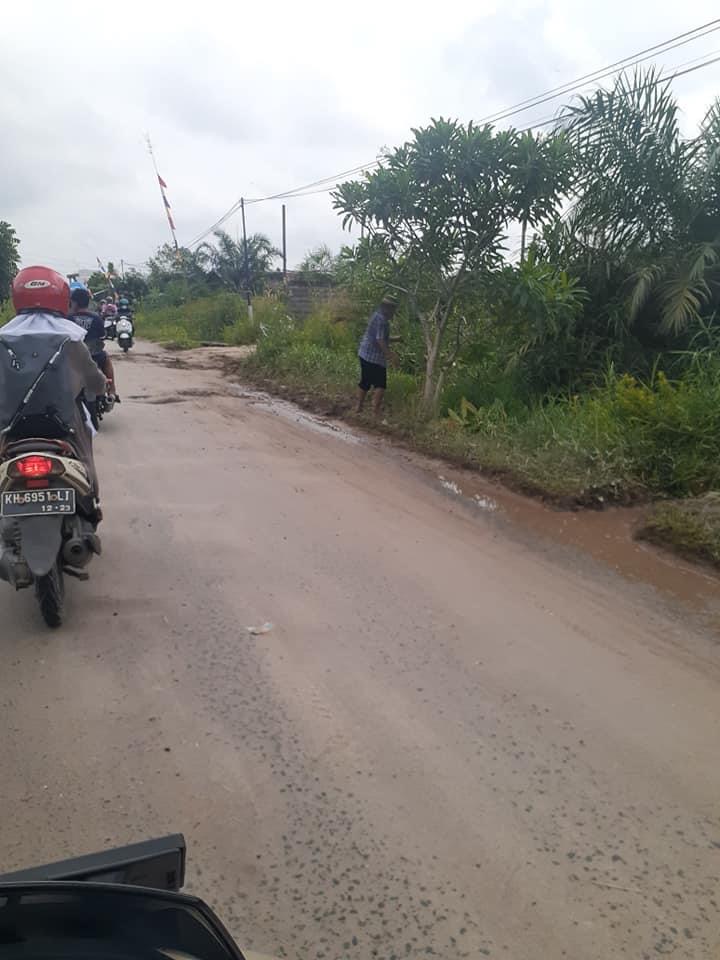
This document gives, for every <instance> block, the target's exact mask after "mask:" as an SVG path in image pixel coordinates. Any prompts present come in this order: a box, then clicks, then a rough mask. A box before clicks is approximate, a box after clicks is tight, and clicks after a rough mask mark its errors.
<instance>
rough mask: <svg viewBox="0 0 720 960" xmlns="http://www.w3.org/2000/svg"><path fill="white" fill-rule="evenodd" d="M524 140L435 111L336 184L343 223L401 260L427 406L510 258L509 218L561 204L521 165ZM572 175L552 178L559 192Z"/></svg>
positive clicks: (398, 278)
mask: <svg viewBox="0 0 720 960" xmlns="http://www.w3.org/2000/svg"><path fill="white" fill-rule="evenodd" d="M520 144H521V138H520V137H519V135H518V134H517V132H516V131H514V130H497V131H496V130H493V128H492V127H491V126H489V125H486V126H483V127H477V126H475V125H474V124H473V123H469V124H468V125H467V126H465V125H463V124H460V123H458V122H457V121H453V120H443V119H440V120H434V121H433V122H432V123H431V124H430V125H429V126H428V127H424V128H421V129H417V130H414V131H413V139H412V140H410V141H409V142H408V143H405V144H404V145H403V146H401V147H398V148H397V149H395V150H393V151H392V152H390V153H388V154H387V156H386V157H385V158H384V160H383V162H382V163H381V164H380V166H379V168H378V169H377V170H376V171H374V172H373V173H368V174H366V175H365V176H364V178H363V179H362V180H358V181H352V182H349V183H345V184H342V185H341V186H340V187H339V188H338V189H337V190H336V191H335V192H334V193H333V203H334V206H335V208H336V209H337V210H338V211H339V212H340V213H341V214H342V215H343V225H344V226H346V225H348V224H351V223H357V224H359V225H360V226H361V227H362V228H363V229H364V230H365V232H366V233H367V234H368V236H369V237H370V238H371V246H372V247H373V248H374V252H375V255H376V256H378V255H379V252H382V254H383V255H384V256H385V257H386V258H387V259H388V260H389V261H390V262H392V264H393V265H394V268H395V269H394V278H393V280H394V283H393V286H395V287H396V288H397V289H399V290H402V291H403V292H404V293H405V294H406V296H407V300H408V303H409V306H410V312H411V314H412V315H413V316H416V317H417V318H418V319H419V322H420V325H421V328H422V332H423V338H424V343H425V382H424V388H423V405H424V408H425V411H426V413H430V412H431V411H432V410H433V409H434V408H435V406H436V405H437V402H438V399H439V394H440V390H441V387H442V382H443V372H444V369H446V368H447V366H448V364H449V363H451V362H452V361H453V359H454V358H455V356H456V355H457V352H458V350H459V348H460V344H461V341H462V338H463V334H464V332H465V331H466V330H467V328H468V326H469V325H470V321H469V314H470V312H471V311H472V310H473V309H474V305H475V303H476V302H477V299H478V296H479V294H480V293H481V291H482V287H483V285H484V283H485V282H486V281H487V279H488V277H489V275H490V274H491V272H492V271H493V270H494V269H495V268H497V267H498V266H499V265H500V264H501V260H502V249H503V246H502V245H503V240H504V239H505V235H506V229H507V226H508V224H509V222H510V221H512V220H516V219H518V218H519V217H520V216H521V215H522V216H525V217H526V219H527V222H528V223H530V222H531V218H532V221H533V222H537V221H539V219H540V217H541V212H540V211H541V210H543V211H545V210H549V209H550V208H551V206H552V203H551V201H550V200H549V201H548V202H547V203H545V202H544V200H543V194H542V183H543V181H538V183H537V184H534V185H535V186H536V189H535V191H534V193H533V194H532V196H531V195H530V192H529V189H528V188H527V182H528V177H527V176H525V177H524V178H522V177H521V175H520V171H521V166H522V162H523V154H522V153H521V149H520ZM563 169H564V168H563ZM563 182H564V181H561V182H560V183H555V182H552V183H551V182H549V181H548V182H547V183H545V189H546V190H547V191H548V195H549V196H550V197H551V198H557V195H558V192H559V190H560V189H561V188H562V183H563ZM522 185H525V187H526V190H525V193H523V191H522V190H521V189H520V188H521V186H522ZM448 334H449V336H448ZM446 340H447V341H449V343H450V346H449V347H448V346H446Z"/></svg>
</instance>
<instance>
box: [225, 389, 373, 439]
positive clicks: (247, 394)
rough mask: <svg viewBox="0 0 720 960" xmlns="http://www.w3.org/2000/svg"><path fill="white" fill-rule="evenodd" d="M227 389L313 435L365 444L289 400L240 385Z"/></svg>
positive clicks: (351, 434) (360, 437) (332, 423)
mask: <svg viewBox="0 0 720 960" xmlns="http://www.w3.org/2000/svg"><path fill="white" fill-rule="evenodd" d="M229 389H230V391H231V394H232V396H234V397H238V398H239V399H241V400H247V401H248V402H249V403H251V404H255V405H258V406H263V407H265V408H266V409H267V411H268V413H273V414H275V416H278V417H282V418H283V419H284V420H290V421H291V422H292V423H298V424H300V426H303V427H306V428H307V429H308V430H312V431H313V432H314V433H319V434H321V435H324V436H332V437H336V438H337V439H338V440H342V441H344V442H345V443H351V444H360V443H365V442H366V438H365V437H363V436H362V435H360V434H357V433H354V432H353V431H352V430H349V429H348V428H347V427H345V426H344V425H343V424H341V423H338V422H336V421H333V420H328V419H326V418H325V417H321V416H316V415H315V414H313V413H308V411H307V410H303V409H301V408H300V407H298V406H297V405H296V404H294V403H292V402H291V401H290V400H281V399H279V398H278V397H273V396H272V395H271V394H269V393H263V391H262V390H252V389H249V388H248V387H246V386H244V385H243V384H240V383H230V384H229Z"/></svg>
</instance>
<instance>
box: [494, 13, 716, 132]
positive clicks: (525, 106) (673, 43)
mask: <svg viewBox="0 0 720 960" xmlns="http://www.w3.org/2000/svg"><path fill="white" fill-rule="evenodd" d="M719 29H720V19H717V20H709V21H708V22H707V23H703V24H701V25H700V26H699V27H695V28H694V29H693V30H688V31H686V32H685V33H680V34H678V35H677V36H676V37H670V39H669V40H665V41H664V42H663V43H658V44H655V46H652V47H646V48H645V49H644V50H639V51H638V52H637V53H633V54H630V55H629V56H627V57H623V59H622V60H616V61H615V62H614V63H610V64H608V65H607V66H605V67H600V68H599V69H597V70H593V71H592V73H586V74H584V75H583V76H582V77H578V78H577V79H575V80H568V81H567V82H566V83H563V84H561V85H560V86H559V87H553V88H552V89H551V90H546V91H545V92H544V93H538V94H536V95H535V96H534V97H529V98H528V99H526V100H521V101H520V102H519V103H516V104H513V105H512V106H509V107H504V108H503V109H502V110H498V111H497V112H496V113H492V114H488V116H487V117H483V118H482V119H481V120H478V121H477V122H478V123H494V122H495V121H496V120H504V119H505V118H506V117H509V116H514V115H515V114H516V113H522V112H524V111H525V110H529V109H531V108H532V107H535V106H539V105H540V104H542V103H547V102H548V100H555V99H557V97H560V96H564V95H566V94H568V93H572V92H573V90H574V89H576V88H577V87H578V86H581V85H583V84H585V83H590V82H593V81H596V80H604V79H605V77H607V76H609V75H610V74H611V73H613V72H620V71H621V70H625V69H627V68H628V67H632V66H635V65H636V64H637V63H642V62H644V61H645V60H649V59H650V58H651V57H652V56H653V55H654V54H655V53H668V52H669V51H670V50H674V49H675V48H676V47H681V46H684V44H686V43H691V42H692V41H693V40H699V39H701V38H702V37H704V36H706V35H707V34H709V33H714V32H715V31H716V30H719ZM700 31H703V32H702V33H701V32H700ZM599 74H602V76H599Z"/></svg>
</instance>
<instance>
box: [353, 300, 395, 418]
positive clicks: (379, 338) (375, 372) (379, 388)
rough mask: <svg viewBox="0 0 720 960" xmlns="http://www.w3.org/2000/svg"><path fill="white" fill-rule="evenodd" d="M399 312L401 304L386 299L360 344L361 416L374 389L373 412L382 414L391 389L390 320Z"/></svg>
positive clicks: (359, 408) (359, 399)
mask: <svg viewBox="0 0 720 960" xmlns="http://www.w3.org/2000/svg"><path fill="white" fill-rule="evenodd" d="M396 309H397V300H396V299H395V297H392V296H385V297H383V299H382V301H381V303H380V306H379V307H378V308H377V310H376V311H375V312H374V313H373V315H372V316H371V317H370V322H369V323H368V325H367V329H366V330H365V334H364V336H363V338H362V340H361V341H360V348H359V350H358V356H359V357H360V383H359V384H358V393H357V412H358V413H361V412H362V409H363V406H364V405H365V398H366V397H367V395H368V391H369V390H370V389H371V388H372V387H374V388H375V393H374V394H373V412H374V413H375V416H378V415H379V414H380V410H381V408H382V402H383V397H384V396H385V388H386V387H387V364H388V359H389V357H390V320H391V319H392V317H393V315H394V313H395V310H396Z"/></svg>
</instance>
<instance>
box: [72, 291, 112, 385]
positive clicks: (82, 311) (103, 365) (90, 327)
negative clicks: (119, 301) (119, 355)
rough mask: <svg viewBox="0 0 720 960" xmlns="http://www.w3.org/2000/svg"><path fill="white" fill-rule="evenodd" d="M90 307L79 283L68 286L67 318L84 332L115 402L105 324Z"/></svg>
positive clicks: (86, 295)
mask: <svg viewBox="0 0 720 960" xmlns="http://www.w3.org/2000/svg"><path fill="white" fill-rule="evenodd" d="M89 307H90V291H89V290H88V289H87V287H85V286H83V284H81V283H73V284H71V285H70V310H69V313H68V317H69V318H70V319H71V320H73V321H74V322H75V323H77V324H79V325H80V326H81V327H83V328H84V330H85V345H86V346H87V348H88V350H89V351H90V354H91V355H92V358H93V360H94V361H95V363H97V365H98V366H99V367H100V369H101V370H102V372H103V373H104V374H105V378H106V379H107V381H108V389H109V391H110V393H112V394H113V396H114V397H115V399H116V400H119V399H120V398H119V397H118V395H117V388H116V386H115V369H114V367H113V364H112V360H111V359H110V357H109V356H108V355H107V351H106V350H105V347H104V345H103V344H104V341H105V324H104V323H103V321H102V318H101V317H99V316H98V314H97V313H93V312H92V310H90V309H89Z"/></svg>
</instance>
